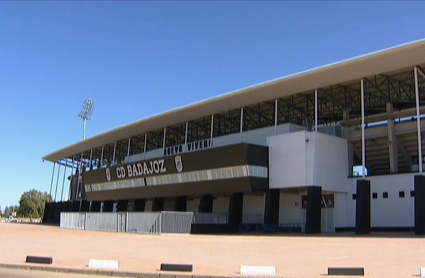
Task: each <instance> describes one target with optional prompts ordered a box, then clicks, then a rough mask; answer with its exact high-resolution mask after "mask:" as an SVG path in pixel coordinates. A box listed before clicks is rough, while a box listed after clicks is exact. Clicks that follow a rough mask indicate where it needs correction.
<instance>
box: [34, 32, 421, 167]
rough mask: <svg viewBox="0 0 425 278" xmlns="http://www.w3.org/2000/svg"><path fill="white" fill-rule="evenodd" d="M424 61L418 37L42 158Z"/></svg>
mask: <svg viewBox="0 0 425 278" xmlns="http://www.w3.org/2000/svg"><path fill="white" fill-rule="evenodd" d="M424 63H425V40H419V41H415V42H412V43H408V44H404V45H400V46H396V47H393V48H389V49H385V50H382V51H378V52H375V53H371V54H367V55H363V56H360V57H356V58H352V59H349V60H345V61H341V62H338V63H333V64H330V65H326V66H322V67H319V68H315V69H312V70H308V71H304V72H300V73H297V74H293V75H289V76H285V77H282V78H278V79H275V80H272V81H268V82H265V83H261V84H258V85H254V86H251V87H247V88H243V89H240V90H237V91H233V92H230V93H227V94H224V95H221V96H218V97H214V98H211V99H208V100H204V101H200V102H197V103H194V104H191V105H187V106H184V107H180V108H176V109H173V110H170V111H167V112H164V113H161V114H158V115H154V116H151V117H148V118H145V119H142V120H139V121H136V122H133V123H130V124H127V125H124V126H121V127H118V128H115V129H112V130H110V131H107V132H104V133H102V134H99V135H96V136H93V137H90V138H88V139H85V140H83V141H80V142H77V143H75V144H73V145H70V146H68V147H65V148H63V149H60V150H58V151H55V152H53V153H51V154H48V155H46V156H44V157H43V158H42V159H43V160H47V161H51V162H56V161H58V160H60V159H62V158H66V157H69V156H72V155H74V154H78V153H82V152H84V151H86V150H90V149H93V148H96V147H99V146H102V145H105V144H108V143H111V142H115V141H118V140H121V139H123V138H128V137H131V136H134V135H136V134H143V133H146V132H149V131H152V130H155V129H158V128H161V127H166V126H170V125H173V124H176V123H181V122H185V121H189V120H193V119H196V118H200V117H204V116H208V115H213V114H216V113H220V112H223V111H227V110H231V109H235V108H240V107H244V106H248V105H252V104H255V103H260V102H263V101H270V100H274V99H276V98H281V97H285V96H290V95H294V94H297V93H303V92H306V91H309V90H315V89H319V88H321V87H326V86H330V85H334V84H344V83H347V82H352V81H354V80H359V79H361V78H365V77H368V76H373V75H376V74H382V73H386V74H395V73H397V72H401V71H406V69H409V68H411V69H413V67H414V66H416V65H420V64H424Z"/></svg>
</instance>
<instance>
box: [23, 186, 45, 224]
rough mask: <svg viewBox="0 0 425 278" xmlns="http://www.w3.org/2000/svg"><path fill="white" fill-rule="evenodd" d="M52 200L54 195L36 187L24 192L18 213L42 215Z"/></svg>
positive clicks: (28, 215)
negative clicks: (46, 205)
mask: <svg viewBox="0 0 425 278" xmlns="http://www.w3.org/2000/svg"><path fill="white" fill-rule="evenodd" d="M51 201H52V197H51V196H50V194H47V192H41V191H38V190H35V189H32V190H30V191H27V192H24V193H23V194H22V195H21V199H20V200H19V209H18V214H19V215H20V216H22V217H34V218H37V217H42V216H43V213H44V206H45V204H46V203H47V202H51Z"/></svg>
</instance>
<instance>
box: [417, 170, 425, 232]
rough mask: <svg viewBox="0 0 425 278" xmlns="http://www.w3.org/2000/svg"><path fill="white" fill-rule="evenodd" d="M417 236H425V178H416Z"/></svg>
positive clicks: (418, 176)
mask: <svg viewBox="0 0 425 278" xmlns="http://www.w3.org/2000/svg"><path fill="white" fill-rule="evenodd" d="M415 235H425V176H422V175H416V176H415Z"/></svg>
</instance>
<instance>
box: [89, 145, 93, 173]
mask: <svg viewBox="0 0 425 278" xmlns="http://www.w3.org/2000/svg"><path fill="white" fill-rule="evenodd" d="M92 158H93V149H91V150H90V162H89V163H90V165H89V169H91V168H92V165H91V161H92Z"/></svg>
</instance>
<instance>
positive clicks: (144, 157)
mask: <svg viewBox="0 0 425 278" xmlns="http://www.w3.org/2000/svg"><path fill="white" fill-rule="evenodd" d="M147 142H148V134H147V133H145V143H144V144H143V160H144V159H146V143H147Z"/></svg>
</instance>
